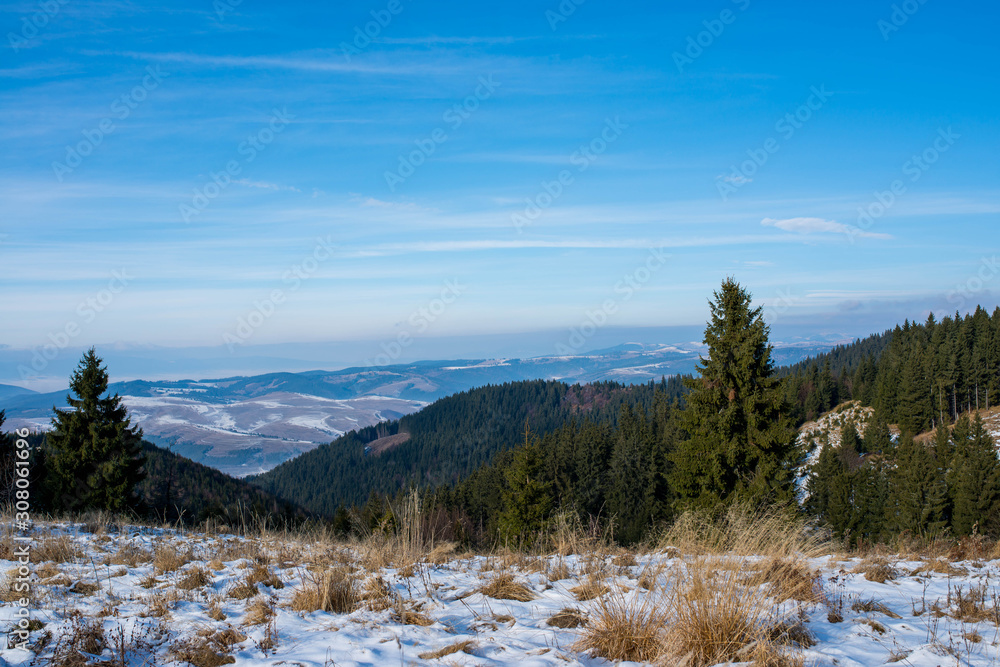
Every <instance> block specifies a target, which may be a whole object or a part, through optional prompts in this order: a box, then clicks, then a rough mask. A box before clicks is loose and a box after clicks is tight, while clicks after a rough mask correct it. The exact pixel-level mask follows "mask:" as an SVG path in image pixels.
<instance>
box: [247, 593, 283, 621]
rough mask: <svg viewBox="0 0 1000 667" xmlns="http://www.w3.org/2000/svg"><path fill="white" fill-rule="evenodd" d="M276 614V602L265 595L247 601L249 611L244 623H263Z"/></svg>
mask: <svg viewBox="0 0 1000 667" xmlns="http://www.w3.org/2000/svg"><path fill="white" fill-rule="evenodd" d="M275 616H276V612H275V611H274V602H273V601H272V600H270V599H268V598H265V597H256V598H253V599H252V600H250V602H248V603H247V613H246V616H244V617H243V625H263V624H264V623H267V622H268V621H270V620H271V619H272V618H274V617H275Z"/></svg>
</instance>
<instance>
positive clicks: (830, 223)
mask: <svg viewBox="0 0 1000 667" xmlns="http://www.w3.org/2000/svg"><path fill="white" fill-rule="evenodd" d="M760 224H762V225H764V226H765V227H777V228H778V229H782V230H784V231H786V232H795V233H797V234H846V235H848V236H849V237H855V236H857V237H860V238H865V239H891V238H892V236H890V235H889V234H881V233H878V232H866V231H864V230H862V229H859V228H857V227H854V226H853V225H846V224H844V223H842V222H837V221H836V220H825V219H823V218H784V219H782V220H775V219H774V218H764V219H763V220H761V221H760Z"/></svg>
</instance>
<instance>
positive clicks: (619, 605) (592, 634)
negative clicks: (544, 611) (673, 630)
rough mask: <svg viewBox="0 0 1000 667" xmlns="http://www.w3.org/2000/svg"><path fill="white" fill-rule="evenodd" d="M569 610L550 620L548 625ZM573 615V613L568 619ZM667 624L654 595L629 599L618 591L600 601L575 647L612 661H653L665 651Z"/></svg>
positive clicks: (666, 619)
mask: <svg viewBox="0 0 1000 667" xmlns="http://www.w3.org/2000/svg"><path fill="white" fill-rule="evenodd" d="M567 611H569V610H565V609H564V610H563V611H562V612H560V614H556V616H554V617H553V618H551V619H549V624H550V625H552V624H553V619H555V618H556V617H559V616H560V615H561V614H563V613H565V612H567ZM572 615H573V614H572V612H571V611H570V613H569V614H567V616H566V618H565V620H566V621H569V620H570V618H571V616H572ZM667 622H668V617H667V614H666V611H665V610H664V608H663V607H662V605H661V604H659V601H658V600H657V599H656V598H654V596H652V595H633V596H631V597H626V596H625V595H624V594H623V593H622V592H621V591H617V592H615V593H612V594H611V595H606V596H604V597H602V598H600V600H599V601H598V604H597V607H596V609H595V610H594V611H593V613H592V615H591V619H590V622H589V624H588V625H587V629H586V630H585V631H584V633H583V636H582V637H581V638H580V639H579V641H577V643H576V644H575V645H574V648H575V649H576V650H578V651H586V652H589V653H590V654H592V655H594V656H596V657H601V658H607V659H608V660H611V661H613V662H621V661H625V660H629V661H634V662H651V661H653V660H656V659H657V658H658V657H660V656H661V654H662V653H663V651H664V643H663V641H664V633H663V628H664V626H665V625H666V624H667ZM560 627H561V626H560Z"/></svg>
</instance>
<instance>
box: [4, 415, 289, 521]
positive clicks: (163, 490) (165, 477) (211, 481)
mask: <svg viewBox="0 0 1000 667" xmlns="http://www.w3.org/2000/svg"><path fill="white" fill-rule="evenodd" d="M2 423H3V419H2V413H0V425H2ZM47 437H48V434H46V433H37V434H30V435H28V436H27V437H26V438H25V439H26V440H27V442H28V443H29V445H30V447H31V451H32V459H33V460H32V466H31V470H32V473H31V478H30V482H31V484H30V489H31V504H32V510H33V511H34V512H47V511H51V510H52V509H53V503H52V498H51V493H52V491H51V489H50V485H49V483H48V482H47V479H46V478H47V477H48V475H47V472H48V466H47V464H46V460H45V455H44V453H43V452H44V444H45V439H46V438H47ZM141 447H142V462H143V463H142V467H143V469H144V470H145V473H146V474H145V478H144V479H143V480H142V481H140V482H139V483H138V485H137V487H136V493H137V495H138V502H137V503H136V505H135V506H133V507H130V508H129V509H128V511H127V513H129V514H132V515H133V516H135V517H137V518H140V519H147V520H155V521H169V522H171V523H182V524H188V525H192V524H197V523H203V522H204V521H205V520H206V519H218V520H220V521H222V522H225V523H228V524H229V525H234V526H238V525H242V524H243V523H250V522H258V521H259V520H260V518H261V517H267V518H268V519H269V520H270V522H271V523H272V525H287V524H291V523H294V522H298V521H301V520H304V519H306V518H307V513H306V512H305V511H303V510H302V509H300V508H298V507H296V506H295V505H293V504H292V503H289V502H287V501H283V500H278V499H277V498H275V497H274V496H273V495H271V494H269V493H267V492H266V491H264V490H263V489H260V488H258V487H255V486H253V485H250V484H248V483H246V482H244V481H242V480H239V479H233V478H232V477H230V476H229V475H226V474H225V473H222V472H219V471H218V470H216V469H214V468H209V467H208V466H205V465H202V464H200V463H196V462H194V461H192V460H191V459H188V458H185V457H183V456H179V455H177V454H174V453H173V452H171V451H169V450H167V449H163V448H161V447H157V446H156V445H154V444H152V443H150V442H148V441H145V440H144V441H142V445H141ZM15 456H16V448H15V447H14V438H13V437H12V434H9V433H8V434H0V469H2V470H5V471H13V470H14V460H15ZM13 500H14V487H13V476H12V475H10V474H8V476H7V478H5V479H3V480H0V503H3V504H5V505H11V504H12V501H13Z"/></svg>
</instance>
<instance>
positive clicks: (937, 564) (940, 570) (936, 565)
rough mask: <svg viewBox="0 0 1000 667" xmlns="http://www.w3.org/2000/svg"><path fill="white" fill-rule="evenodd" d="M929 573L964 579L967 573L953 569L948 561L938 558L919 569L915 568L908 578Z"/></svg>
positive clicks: (956, 568)
mask: <svg viewBox="0 0 1000 667" xmlns="http://www.w3.org/2000/svg"><path fill="white" fill-rule="evenodd" d="M931 573H936V574H945V575H947V576H949V577H964V576H965V575H966V574H968V571H967V570H964V569H962V568H960V567H955V566H954V565H952V564H951V563H949V562H948V561H946V560H943V559H940V558H938V559H935V560H932V561H930V562H928V563H924V564H923V565H921V566H920V567H918V568H916V569H915V570H913V571H912V572H910V576H911V577H915V576H917V575H920V574H931Z"/></svg>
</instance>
